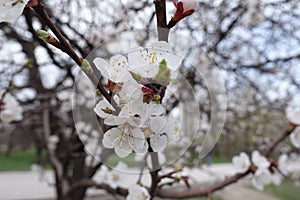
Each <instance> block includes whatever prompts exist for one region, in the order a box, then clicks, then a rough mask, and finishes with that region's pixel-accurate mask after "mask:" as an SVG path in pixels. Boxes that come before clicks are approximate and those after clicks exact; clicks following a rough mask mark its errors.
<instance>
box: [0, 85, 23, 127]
mask: <svg viewBox="0 0 300 200" xmlns="http://www.w3.org/2000/svg"><path fill="white" fill-rule="evenodd" d="M2 94H3V92H1V91H0V96H2ZM0 119H1V121H2V122H3V123H10V122H12V121H20V120H22V119H23V108H22V107H21V106H20V104H19V102H18V101H17V100H16V98H15V97H14V96H12V95H11V94H10V93H6V94H5V96H4V98H3V99H2V100H0Z"/></svg>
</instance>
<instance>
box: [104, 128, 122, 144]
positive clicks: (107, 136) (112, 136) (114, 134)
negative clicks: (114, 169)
mask: <svg viewBox="0 0 300 200" xmlns="http://www.w3.org/2000/svg"><path fill="white" fill-rule="evenodd" d="M120 135H121V130H120V129H118V128H112V129H109V130H108V131H106V132H105V133H104V136H103V140H102V144H103V146H104V147H105V148H109V149H111V148H113V147H114V143H115V141H116V140H117V139H118V138H119V137H120Z"/></svg>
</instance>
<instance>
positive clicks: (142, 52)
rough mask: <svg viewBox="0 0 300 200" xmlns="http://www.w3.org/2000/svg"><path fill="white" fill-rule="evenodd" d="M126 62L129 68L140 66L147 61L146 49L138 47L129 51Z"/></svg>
mask: <svg viewBox="0 0 300 200" xmlns="http://www.w3.org/2000/svg"><path fill="white" fill-rule="evenodd" d="M128 63H129V66H130V69H136V68H141V67H142V66H144V65H145V64H147V63H149V61H148V52H147V50H146V49H144V48H142V47H139V48H136V49H133V50H132V51H130V53H128Z"/></svg>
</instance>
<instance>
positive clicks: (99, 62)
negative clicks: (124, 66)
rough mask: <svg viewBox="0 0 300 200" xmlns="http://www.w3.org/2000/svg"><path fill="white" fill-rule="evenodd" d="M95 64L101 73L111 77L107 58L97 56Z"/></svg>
mask: <svg viewBox="0 0 300 200" xmlns="http://www.w3.org/2000/svg"><path fill="white" fill-rule="evenodd" d="M94 64H95V65H96V68H97V69H98V70H99V71H100V73H101V75H102V76H104V77H105V78H107V79H109V74H108V71H107V68H108V67H109V66H108V63H107V62H106V60H104V59H102V58H95V60H94Z"/></svg>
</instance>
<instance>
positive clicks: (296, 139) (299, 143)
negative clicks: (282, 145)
mask: <svg viewBox="0 0 300 200" xmlns="http://www.w3.org/2000/svg"><path fill="white" fill-rule="evenodd" d="M290 139H291V142H292V144H293V145H294V146H295V147H296V148H300V127H297V128H296V129H295V130H294V131H293V132H292V134H291V135H290Z"/></svg>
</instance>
